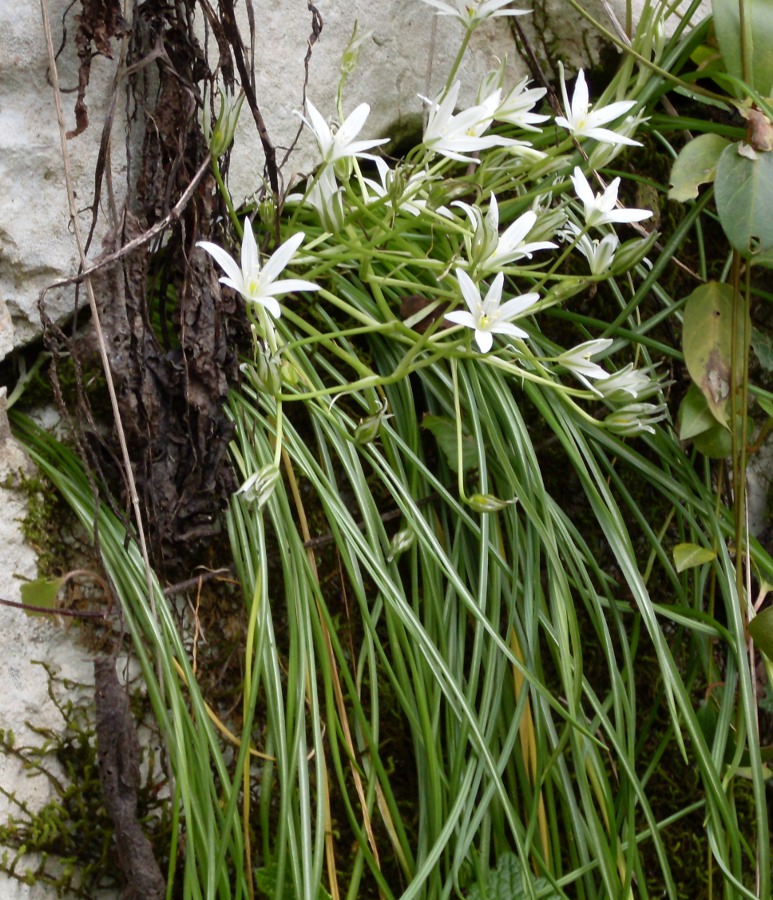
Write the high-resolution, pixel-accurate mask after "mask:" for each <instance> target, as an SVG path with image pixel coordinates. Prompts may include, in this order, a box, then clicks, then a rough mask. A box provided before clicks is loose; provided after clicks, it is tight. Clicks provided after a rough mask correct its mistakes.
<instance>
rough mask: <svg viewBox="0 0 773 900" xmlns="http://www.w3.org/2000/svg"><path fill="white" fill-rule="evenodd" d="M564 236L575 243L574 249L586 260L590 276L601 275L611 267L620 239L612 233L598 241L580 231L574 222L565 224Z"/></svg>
mask: <svg viewBox="0 0 773 900" xmlns="http://www.w3.org/2000/svg"><path fill="white" fill-rule="evenodd" d="M566 229H567V230H566V232H565V236H566V237H567V238H568V239H569V240H571V241H576V242H577V243H576V245H575V246H576V247H577V249H578V250H579V251H580V253H582V255H583V256H584V257H585V258H586V259H587V260H588V266H589V267H590V272H591V275H603V274H604V272H606V271H607V269H609V267H610V266H611V265H612V261H613V260H614V258H615V252H616V250H617V248H618V246H619V245H620V238H619V237H618V236H617V235H616V234H615V233H614V232H610V233H609V234H605V235H604V237H603V238H602V239H601V240H600V241H599V240H596V239H595V238H591V237H590V236H589V235H588V234H586V233H585V232H583V231H581V230H580V229H579V228H578V227H577V226H576V225H575V224H574V222H567V226H566Z"/></svg>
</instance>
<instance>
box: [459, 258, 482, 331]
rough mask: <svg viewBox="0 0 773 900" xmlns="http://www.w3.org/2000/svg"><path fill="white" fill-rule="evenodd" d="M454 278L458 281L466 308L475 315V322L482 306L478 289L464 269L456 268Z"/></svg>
mask: <svg viewBox="0 0 773 900" xmlns="http://www.w3.org/2000/svg"><path fill="white" fill-rule="evenodd" d="M456 280H457V281H458V282H459V287H460V289H461V291H462V297H464V302H465V303H466V304H467V308H468V309H469V310H470V312H471V313H472V315H473V316H474V317H475V321H476V322H477V316H478V313H479V312H480V307H481V306H482V303H481V299H480V291H479V290H478V288H477V287H476V285H475V284H474V282H473V280H472V278H470V276H469V275H468V274H467V273H466V272H465V271H464V269H457V270H456Z"/></svg>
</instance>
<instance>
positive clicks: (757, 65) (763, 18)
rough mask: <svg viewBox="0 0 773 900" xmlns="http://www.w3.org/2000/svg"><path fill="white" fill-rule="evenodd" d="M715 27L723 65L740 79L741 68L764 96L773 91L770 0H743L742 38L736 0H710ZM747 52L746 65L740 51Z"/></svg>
mask: <svg viewBox="0 0 773 900" xmlns="http://www.w3.org/2000/svg"><path fill="white" fill-rule="evenodd" d="M711 5H712V11H713V13H714V31H715V33H716V35H717V40H718V41H719V49H720V50H721V51H722V58H723V60H724V63H725V68H726V69H727V71H728V73H729V74H730V75H734V76H735V77H736V78H738V79H739V80H742V79H743V78H744V69H745V70H746V76H747V77H748V79H749V84H750V85H751V86H752V87H753V88H754V89H755V90H756V91H757V92H758V93H760V94H762V96H763V97H770V96H771V94H773V54H771V52H770V48H771V46H773V16H771V14H770V12H771V10H770V0H743V7H744V19H745V23H746V35H745V39H744V40H742V39H741V18H740V14H739V11H738V5H739V4H738V0H713V2H712V4H711ZM744 51H745V53H746V67H744V60H743V54H744Z"/></svg>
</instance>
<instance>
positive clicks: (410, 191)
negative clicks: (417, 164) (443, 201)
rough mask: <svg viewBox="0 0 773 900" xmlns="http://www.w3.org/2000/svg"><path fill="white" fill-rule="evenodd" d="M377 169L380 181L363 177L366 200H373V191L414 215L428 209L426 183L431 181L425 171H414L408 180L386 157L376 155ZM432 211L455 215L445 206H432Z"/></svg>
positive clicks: (379, 198)
mask: <svg viewBox="0 0 773 900" xmlns="http://www.w3.org/2000/svg"><path fill="white" fill-rule="evenodd" d="M375 163H376V170H377V171H378V176H379V180H380V183H379V182H377V181H374V180H373V179H372V178H363V179H362V182H363V185H364V186H365V197H364V199H365V202H366V203H370V202H372V198H371V195H370V194H369V193H368V191H371V192H372V194H373V195H374V196H375V198H376V199H378V200H381V199H385V200H387V201H388V203H389V205H390V206H391V207H392V209H394V210H395V211H397V210H402V211H403V212H407V213H409V214H410V215H412V216H419V215H421V214H422V212H424V211H425V210H426V209H427V206H428V203H429V198H428V195H427V190H426V185H427V183H428V181H429V178H428V177H427V173H426V172H425V171H418V172H414V173H413V174H412V175H411V176H410V177H409V178H408V179H407V180H406V179H405V177H404V176H403V174H402V172H401V171H400V170H399V169H390V167H389V165H388V164H387V162H386V160H385V159H381V158H380V157H376V159H375ZM430 209H431V211H432V212H435V213H437V214H438V215H441V216H445V217H447V218H450V219H452V218H453V215H452V213H451V211H450V210H448V209H446V207H445V206H438V207H437V208H433V207H430Z"/></svg>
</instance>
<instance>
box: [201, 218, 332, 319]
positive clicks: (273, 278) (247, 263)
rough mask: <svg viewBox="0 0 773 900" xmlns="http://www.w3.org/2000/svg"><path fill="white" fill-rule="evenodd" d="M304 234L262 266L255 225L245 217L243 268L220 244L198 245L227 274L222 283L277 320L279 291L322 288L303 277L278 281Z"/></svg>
mask: <svg viewBox="0 0 773 900" xmlns="http://www.w3.org/2000/svg"><path fill="white" fill-rule="evenodd" d="M304 237H305V235H304V233H303V232H302V231H299V232H297V233H296V234H294V235H293V236H292V237H291V238H288V239H287V240H286V241H285V242H284V244H282V245H281V246H280V247H277V249H276V250H275V251H274V252H273V254H272V255H271V256H270V257H269V259H268V260H267V262H266V264H265V265H264V266H263V268H261V266H260V256H259V255H258V246H257V244H256V243H255V236H254V235H253V233H252V225H251V224H250V221H249V219H246V218H245V220H244V237H243V238H242V259H241V262H242V264H241V268H240V267H239V266H238V265H237V263H236V261H235V260H234V259H233V258H232V257H231V256H230V254H228V253H226V251H225V250H223V248H222V247H218V246H217V244H211V243H210V242H209V241H199V242H198V243H197V244H196V246H197V247H201V248H202V250H206V251H207V253H209V254H210V256H213V257H214V259H215V262H216V263H217V264H218V265H219V266H220V268H221V269H222V270H223V271H224V272H225V274H226V277H225V278H221V279H220V282H221V284H227V285H228V287H232V288H233V289H234V290H235V291H238V292H239V293H240V294H241V295H242V297H244V299H245V300H246V301H247V302H248V303H256V304H257V305H258V306H262V307H263V308H264V309H266V310H267V311H268V312H269V313H271V315H272V316H273V317H274V318H275V319H278V318H279V317H280V316H281V315H282V309H281V307H280V306H279V303H278V302H277V300H276V299H275V297H276V295H277V294H286V293H288V291H318V290H319V286H318V285H316V284H314V283H313V282H311V281H303V280H301V279H300V278H289V279H285V280H282V281H277V276H278V275H279V274H280V273H281V272H282V270H283V269H284V268H285V266H287V264H288V263H289V262H290V260H291V259H292V258H293V256H294V255H295V252H296V251H297V249H298V247H300V245H301V244H302V243H303V239H304Z"/></svg>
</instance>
